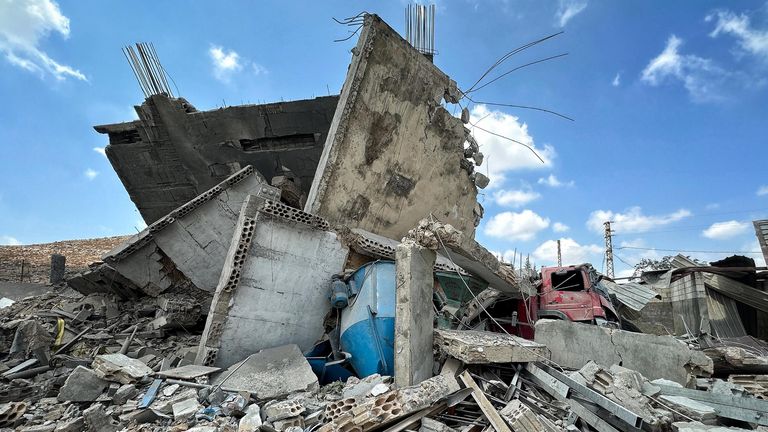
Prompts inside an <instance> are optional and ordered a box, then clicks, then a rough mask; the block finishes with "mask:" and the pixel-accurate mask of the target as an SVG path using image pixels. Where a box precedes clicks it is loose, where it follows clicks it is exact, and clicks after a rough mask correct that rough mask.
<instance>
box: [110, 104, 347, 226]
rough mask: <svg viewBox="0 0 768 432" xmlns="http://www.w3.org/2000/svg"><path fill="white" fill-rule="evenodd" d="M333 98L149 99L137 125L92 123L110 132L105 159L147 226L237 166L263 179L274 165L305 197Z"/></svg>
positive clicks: (140, 109) (140, 110) (139, 108)
mask: <svg viewBox="0 0 768 432" xmlns="http://www.w3.org/2000/svg"><path fill="white" fill-rule="evenodd" d="M337 102H338V96H326V97H319V98H315V99H310V100H300V101H292V102H277V103H271V104H264V105H240V106H232V107H226V108H219V109H215V110H210V111H198V110H196V109H195V108H194V107H193V106H192V105H191V104H190V103H189V102H188V101H186V100H185V99H183V98H177V99H172V98H169V97H167V96H165V95H154V96H150V97H149V98H147V99H146V101H145V102H144V103H143V104H142V105H140V106H137V107H136V112H137V113H138V115H139V118H140V120H136V121H132V122H126V123H118V124H110V125H101V126H95V129H96V131H98V132H100V133H107V134H109V142H110V144H109V145H108V146H107V147H106V153H107V157H108V158H109V161H110V163H111V164H112V167H113V168H114V169H115V171H116V172H117V174H118V176H119V177H120V180H121V181H122V182H123V185H124V186H125V188H126V190H127V191H128V194H129V196H130V197H131V200H132V201H133V202H134V203H135V204H136V207H137V208H138V209H139V212H140V213H141V215H142V217H144V220H145V221H146V222H147V223H152V222H155V221H156V220H158V219H160V218H161V217H163V216H165V215H166V214H167V213H169V212H170V211H172V210H173V209H175V208H177V207H179V206H180V205H182V204H184V203H185V202H187V201H189V200H190V199H192V198H194V197H195V196H197V195H199V194H201V193H203V192H204V191H205V190H206V189H208V188H210V187H212V186H214V185H216V184H217V183H219V182H221V181H222V180H223V179H225V178H226V177H228V176H230V175H232V174H233V173H234V172H236V171H237V170H239V169H240V168H241V167H244V166H246V165H251V166H253V167H254V168H255V169H256V170H257V171H258V172H259V173H261V174H262V175H263V176H264V177H265V178H266V179H267V181H268V182H269V181H271V179H272V177H273V176H274V175H275V174H276V169H277V168H279V167H277V163H276V161H279V162H280V164H281V165H283V166H285V167H286V168H288V169H290V170H291V171H292V172H293V173H294V174H295V175H296V176H298V178H299V179H300V180H301V183H302V185H301V186H302V189H303V190H304V192H305V193H308V192H309V188H310V186H311V184H312V178H313V177H314V174H315V169H316V168H317V163H318V161H319V160H320V155H321V153H322V150H323V145H324V144H325V139H326V135H327V133H328V129H329V127H330V124H331V120H332V118H333V113H334V111H335V109H336V104H337Z"/></svg>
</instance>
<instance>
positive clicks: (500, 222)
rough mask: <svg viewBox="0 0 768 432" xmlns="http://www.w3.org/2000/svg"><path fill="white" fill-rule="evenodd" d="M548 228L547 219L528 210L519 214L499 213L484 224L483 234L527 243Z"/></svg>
mask: <svg viewBox="0 0 768 432" xmlns="http://www.w3.org/2000/svg"><path fill="white" fill-rule="evenodd" d="M548 226H549V219H547V218H543V217H541V216H539V215H538V214H536V213H534V212H532V211H531V210H528V209H526V210H523V211H521V212H519V213H516V212H501V213H498V214H496V215H494V216H493V217H492V218H491V219H490V220H489V221H488V222H487V223H486V225H485V234H486V235H489V236H491V237H498V238H504V239H508V240H522V241H527V240H531V239H532V238H534V237H536V233H538V232H539V231H541V230H543V229H545V228H547V227H548Z"/></svg>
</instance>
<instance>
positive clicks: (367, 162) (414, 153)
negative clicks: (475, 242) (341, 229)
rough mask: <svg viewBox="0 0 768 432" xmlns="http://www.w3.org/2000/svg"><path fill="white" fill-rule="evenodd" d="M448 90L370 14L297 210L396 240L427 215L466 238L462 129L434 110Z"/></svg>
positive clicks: (472, 201)
mask: <svg viewBox="0 0 768 432" xmlns="http://www.w3.org/2000/svg"><path fill="white" fill-rule="evenodd" d="M455 87H456V83H455V82H453V81H451V79H450V78H449V77H448V76H447V75H445V74H444V73H443V72H441V71H440V70H439V69H438V68H437V67H436V66H435V65H433V64H432V63H431V62H430V61H429V60H427V59H426V58H425V57H424V55H422V54H421V53H419V52H418V51H416V50H415V49H414V48H413V47H412V46H411V45H409V44H408V43H407V42H406V41H405V40H404V39H403V38H402V37H400V36H399V35H398V34H397V33H396V32H395V31H394V30H393V29H392V28H390V27H389V26H388V25H387V24H386V23H384V22H383V21H382V20H381V19H380V18H379V17H377V16H375V15H368V16H367V17H366V22H365V26H364V28H363V31H362V33H361V36H360V40H359V42H358V44H357V47H356V48H355V49H354V50H353V59H352V63H351V65H350V68H349V71H348V73H347V78H346V81H345V83H344V88H343V90H342V92H341V99H340V101H339V104H338V106H337V108H336V114H335V115H334V118H333V123H332V124H331V130H330V132H329V133H328V140H327V142H326V144H325V148H324V150H323V155H322V159H321V160H320V163H319V165H318V167H317V173H316V174H315V178H314V182H313V184H312V189H311V190H310V193H309V197H308V199H307V204H306V206H305V207H304V209H305V211H307V212H309V213H313V214H317V215H319V216H322V217H324V218H325V219H327V220H328V221H329V222H330V223H332V224H342V225H346V226H348V227H350V228H361V229H364V230H367V231H370V232H372V233H375V234H379V235H382V236H385V237H389V238H393V239H400V238H402V237H403V236H404V235H405V234H406V233H407V232H408V230H409V229H411V228H413V227H414V226H416V223H417V222H418V221H419V220H420V219H422V218H424V217H426V216H428V215H429V214H430V213H433V214H434V215H435V216H437V217H438V218H440V219H441V220H444V221H446V222H449V223H451V224H452V225H453V226H455V227H456V228H458V229H459V230H461V231H462V232H464V233H465V234H466V235H468V236H469V237H473V236H474V231H475V221H476V219H477V218H476V215H475V209H476V205H477V200H476V197H477V190H476V188H475V185H474V183H473V181H472V180H470V178H469V175H468V173H467V172H466V171H464V170H462V169H461V168H460V166H461V165H460V164H461V163H462V160H463V159H464V153H463V147H464V142H465V132H464V125H463V124H462V122H461V121H460V120H459V119H457V118H455V117H453V116H451V114H450V113H449V112H448V111H446V110H445V109H444V108H443V107H441V106H440V103H441V101H442V99H443V98H444V97H445V96H446V94H450V93H452V92H454V93H455Z"/></svg>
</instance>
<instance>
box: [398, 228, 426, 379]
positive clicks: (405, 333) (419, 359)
mask: <svg viewBox="0 0 768 432" xmlns="http://www.w3.org/2000/svg"><path fill="white" fill-rule="evenodd" d="M435 258H436V256H435V252H434V251H433V250H430V249H427V248H425V247H423V246H420V245H418V244H416V243H415V242H413V241H410V240H408V241H406V242H404V243H401V244H400V245H398V246H397V249H396V250H395V272H396V278H395V280H396V283H397V287H396V288H395V384H396V385H397V386H398V387H406V386H411V385H415V384H419V383H420V382H422V381H424V380H426V379H429V378H431V377H432V363H433V361H434V359H433V354H432V338H433V334H432V332H433V320H434V309H433V306H432V290H433V289H434V273H433V268H434V266H435Z"/></svg>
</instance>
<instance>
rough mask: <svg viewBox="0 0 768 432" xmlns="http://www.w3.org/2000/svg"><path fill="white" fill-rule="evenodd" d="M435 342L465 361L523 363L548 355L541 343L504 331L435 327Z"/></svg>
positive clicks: (451, 354) (453, 355)
mask: <svg viewBox="0 0 768 432" xmlns="http://www.w3.org/2000/svg"><path fill="white" fill-rule="evenodd" d="M435 345H436V346H437V347H439V348H440V350H441V351H442V352H444V353H445V354H448V355H449V356H451V357H453V358H455V359H458V360H461V361H462V362H464V363H467V364H487V363H527V362H536V361H542V360H546V359H548V358H549V354H548V350H547V347H546V346H545V345H542V344H540V343H536V342H533V341H529V340H526V339H523V338H520V337H517V336H512V335H508V334H504V333H491V332H485V331H476V330H443V329H435Z"/></svg>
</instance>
